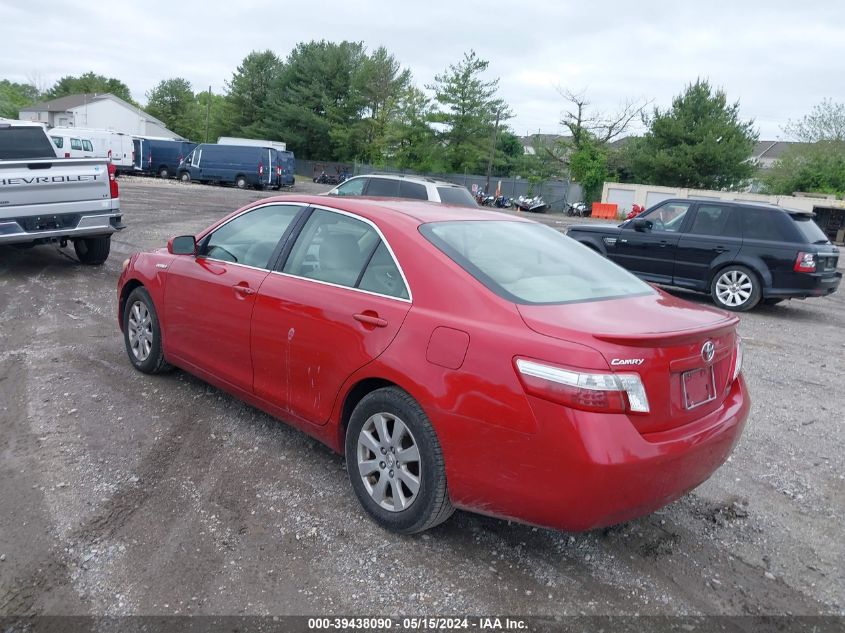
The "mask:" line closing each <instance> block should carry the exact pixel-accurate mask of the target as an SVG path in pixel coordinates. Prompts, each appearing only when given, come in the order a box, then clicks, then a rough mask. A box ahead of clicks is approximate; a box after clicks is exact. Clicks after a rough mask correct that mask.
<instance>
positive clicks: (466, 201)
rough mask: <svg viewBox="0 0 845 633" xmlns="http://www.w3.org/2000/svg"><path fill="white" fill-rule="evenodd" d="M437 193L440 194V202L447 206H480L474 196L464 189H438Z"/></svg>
mask: <svg viewBox="0 0 845 633" xmlns="http://www.w3.org/2000/svg"><path fill="white" fill-rule="evenodd" d="M437 193H438V194H440V202H445V203H446V204H456V205H458V206H459V207H477V206H478V203H477V202H476V201H475V198H473V197H472V194H471V193H470V192H469V191H467V190H466V189H464V188H463V187H438V188H437Z"/></svg>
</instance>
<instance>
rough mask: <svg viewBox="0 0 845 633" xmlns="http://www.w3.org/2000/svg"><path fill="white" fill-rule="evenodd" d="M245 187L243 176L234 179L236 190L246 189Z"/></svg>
mask: <svg viewBox="0 0 845 633" xmlns="http://www.w3.org/2000/svg"><path fill="white" fill-rule="evenodd" d="M246 185H247V182H246V178H245V177H244V176H238V177H237V178H235V186H236V187H237V188H238V189H246Z"/></svg>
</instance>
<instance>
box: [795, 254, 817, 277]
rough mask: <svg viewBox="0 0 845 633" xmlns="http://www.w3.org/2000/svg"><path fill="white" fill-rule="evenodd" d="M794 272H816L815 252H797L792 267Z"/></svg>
mask: <svg viewBox="0 0 845 633" xmlns="http://www.w3.org/2000/svg"><path fill="white" fill-rule="evenodd" d="M792 270H794V271H795V272H796V273H814V272H816V254H815V253H798V257H796V258H795V265H794V266H793V267H792Z"/></svg>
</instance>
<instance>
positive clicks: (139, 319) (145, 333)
mask: <svg viewBox="0 0 845 633" xmlns="http://www.w3.org/2000/svg"><path fill="white" fill-rule="evenodd" d="M127 328H128V331H129V347H130V349H131V350H132V355H133V356H134V357H135V358H136V359H137V360H138V361H139V362H144V361H145V360H147V358H148V357H149V355H150V351H151V350H152V347H153V321H152V317H151V316H150V311H149V310H147V306H146V305H145V304H144V302H143V301H136V302H135V303H133V304H132V307H131V308H130V310H129V322H128V324H127Z"/></svg>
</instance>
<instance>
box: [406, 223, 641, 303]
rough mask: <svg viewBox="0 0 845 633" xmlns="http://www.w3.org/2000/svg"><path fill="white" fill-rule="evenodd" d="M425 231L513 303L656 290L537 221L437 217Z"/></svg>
mask: <svg viewBox="0 0 845 633" xmlns="http://www.w3.org/2000/svg"><path fill="white" fill-rule="evenodd" d="M420 231H421V232H422V234H423V235H424V236H425V237H426V238H427V239H428V240H429V241H430V242H431V243H432V244H434V245H435V246H436V247H437V248H438V249H440V250H441V251H443V252H444V253H445V254H446V255H447V256H449V257H450V258H451V259H452V260H453V261H454V262H455V263H456V264H458V265H459V266H460V267H461V268H463V269H464V270H465V271H467V272H468V273H469V274H470V275H472V276H473V277H475V278H476V279H477V280H478V281H480V282H481V283H482V284H484V285H485V286H486V287H487V288H489V289H490V290H491V291H493V292H494V293H496V294H497V295H499V296H500V297H502V298H504V299H506V300H508V301H513V302H514V303H525V304H550V303H571V302H581V301H595V300H599V299H615V298H621V297H632V296H639V295H648V294H653V293H654V290H653V289H652V288H651V286H649V285H648V284H646V283H645V282H643V281H640V280H639V279H637V278H636V277H635V276H634V275H632V274H631V273H629V272H628V271H626V270H624V269H623V268H621V267H619V266H617V265H616V264H614V263H612V262H611V261H609V260H607V259H605V258H604V257H602V256H601V255H599V254H598V253H596V252H594V251H591V250H590V249H588V248H586V247H584V246H582V245H580V244H578V243H577V242H576V241H575V240H573V239H571V238H569V237H566V236H565V235H562V234H561V233H559V232H558V231H555V230H554V229H552V228H550V227H547V226H542V225H539V224H535V223H533V222H532V223H528V222H508V221H501V222H500V221H455V222H434V223H430V224H424V225H422V226H421V227H420Z"/></svg>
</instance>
